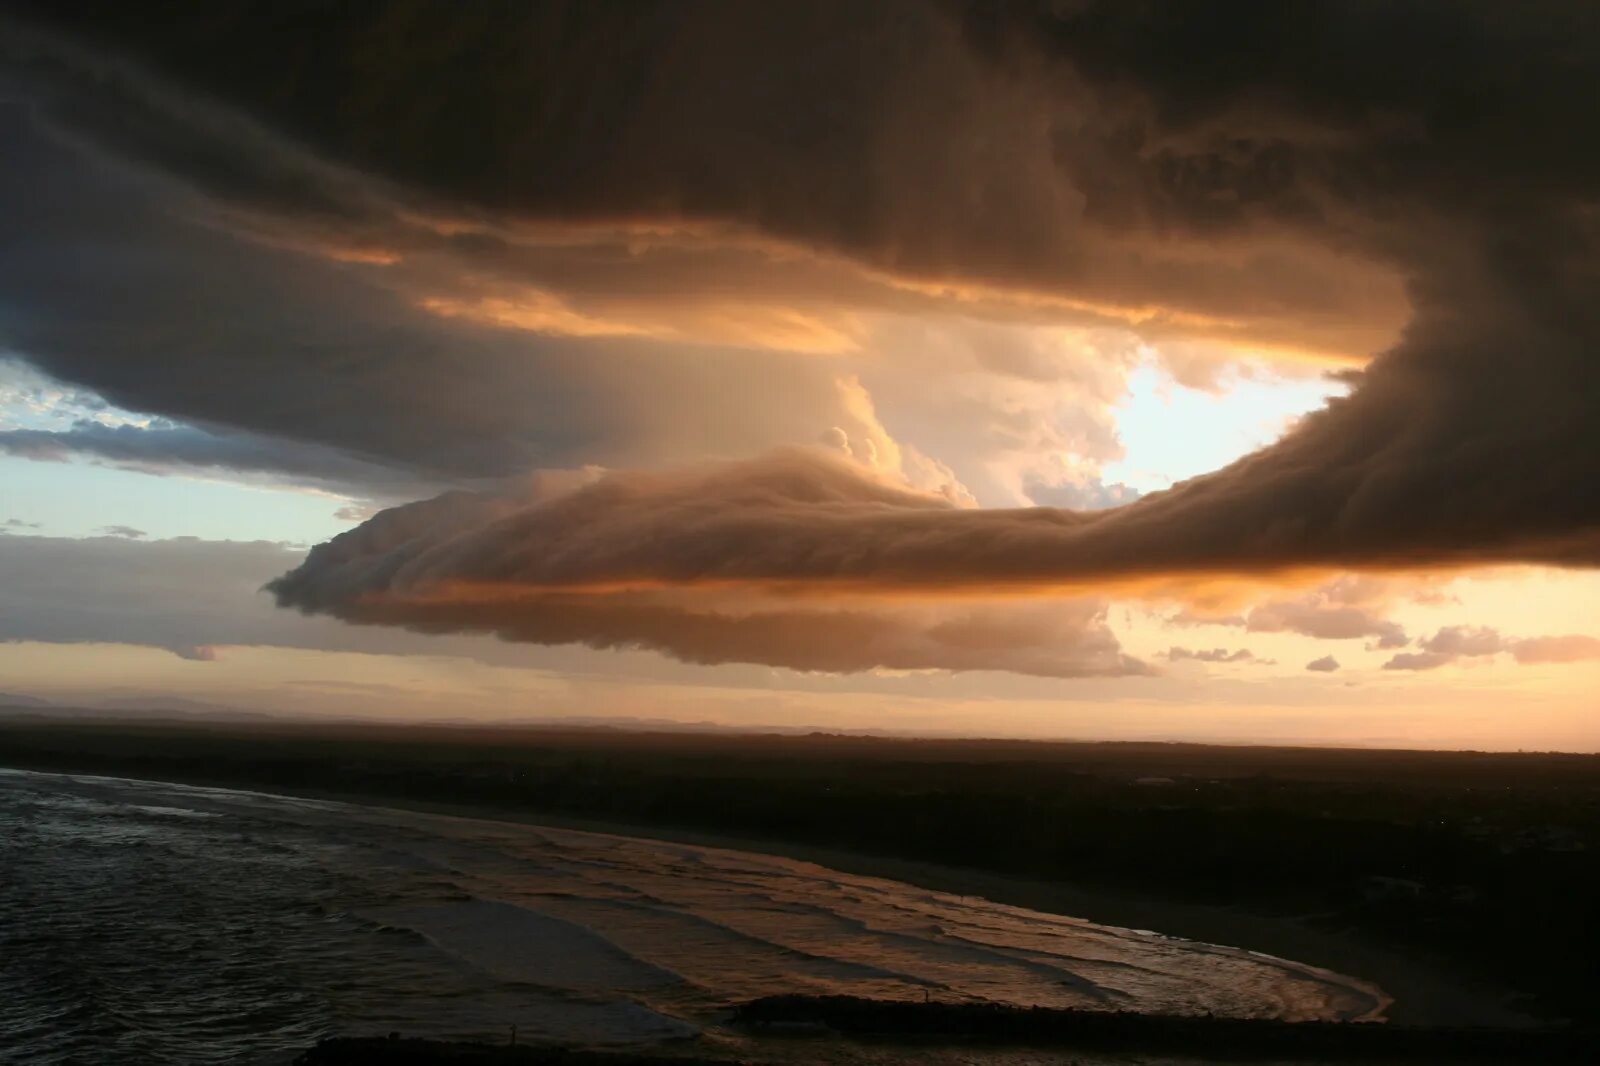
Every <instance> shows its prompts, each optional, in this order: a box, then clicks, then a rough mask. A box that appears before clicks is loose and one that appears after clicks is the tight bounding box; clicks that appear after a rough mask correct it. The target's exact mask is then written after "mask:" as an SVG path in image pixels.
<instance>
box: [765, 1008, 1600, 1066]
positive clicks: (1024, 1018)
mask: <svg viewBox="0 0 1600 1066" xmlns="http://www.w3.org/2000/svg"><path fill="white" fill-rule="evenodd" d="M734 1022H735V1024H737V1025H742V1026H746V1027H749V1028H752V1029H754V1030H756V1031H772V1030H773V1029H774V1027H784V1026H807V1025H817V1026H824V1027H826V1028H827V1029H829V1030H832V1031H833V1032H836V1033H840V1034H844V1035H847V1036H851V1037H855V1038H876V1039H885V1040H896V1041H918V1040H931V1039H939V1040H953V1041H974V1042H980V1043H992V1044H1025V1045H1028V1046H1031V1047H1051V1048H1063V1049H1069V1050H1082V1051H1116V1052H1138V1053H1153V1054H1159V1053H1171V1054H1182V1055H1196V1056H1202V1057H1204V1058H1206V1059H1208V1060H1209V1059H1271V1060H1274V1061H1283V1060H1284V1059H1285V1058H1288V1059H1290V1060H1294V1059H1316V1060H1327V1059H1339V1060H1351V1061H1358V1062H1366V1061H1395V1062H1404V1061H1413V1062H1587V1063H1592V1062H1596V1061H1600V1031H1597V1030H1594V1029H1576V1028H1568V1027H1551V1028H1543V1029H1527V1030H1517V1031H1513V1030H1507V1029H1486V1028H1465V1027H1462V1028H1444V1027H1422V1026H1396V1025H1385V1024H1381V1023H1361V1022H1280V1021H1272V1020H1267V1019H1259V1018H1218V1017H1210V1016H1202V1017H1195V1016H1190V1015H1182V1016H1179V1015H1160V1014H1132V1013H1122V1012H1113V1011H1079V1010H1055V1009H1049V1008H1044V1007H1032V1008H1027V1007H1008V1006H1002V1005H999V1004H993V1003H914V1002H890V1001H882V1000H869V999H856V998H853V997H849V996H775V997H771V998H768V999H760V1000H755V1001H753V1002H751V1003H747V1004H745V1005H744V1006H742V1007H741V1008H740V1009H739V1010H738V1012H737V1013H736V1015H735V1019H734Z"/></svg>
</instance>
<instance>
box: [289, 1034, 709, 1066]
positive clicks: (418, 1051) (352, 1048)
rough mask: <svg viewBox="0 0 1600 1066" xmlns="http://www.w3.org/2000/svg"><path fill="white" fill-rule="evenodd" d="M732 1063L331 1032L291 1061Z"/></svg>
mask: <svg viewBox="0 0 1600 1066" xmlns="http://www.w3.org/2000/svg"><path fill="white" fill-rule="evenodd" d="M502 1064H503V1066H737V1064H736V1063H735V1062H734V1061H733V1060H732V1059H706V1058H698V1057H684V1056H666V1055H655V1054H650V1053H642V1054H641V1053H636V1052H631V1051H574V1050H569V1049H566V1048H554V1047H527V1046H522V1047H513V1046H510V1045H491V1044H468V1043H456V1042H452V1041H445V1040H418V1039H415V1038H409V1037H408V1038H404V1039H402V1038H399V1037H387V1038H385V1037H333V1038H330V1039H328V1040H324V1041H322V1042H321V1043H319V1044H317V1045H316V1046H315V1047H313V1048H311V1049H309V1050H308V1051H306V1052H305V1053H304V1054H302V1055H300V1056H299V1057H298V1058H296V1059H295V1066H502Z"/></svg>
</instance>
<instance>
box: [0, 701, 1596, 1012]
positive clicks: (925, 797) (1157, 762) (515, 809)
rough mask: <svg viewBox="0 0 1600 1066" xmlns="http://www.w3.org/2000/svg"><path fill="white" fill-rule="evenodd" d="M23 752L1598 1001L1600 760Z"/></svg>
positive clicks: (511, 736)
mask: <svg viewBox="0 0 1600 1066" xmlns="http://www.w3.org/2000/svg"><path fill="white" fill-rule="evenodd" d="M0 765H10V766H18V767H29V768H34V769H42V770H72V771H81V772H90V773H105V774H113V775H126V776H138V777H152V778H161V779H167V780H179V781H191V782H201V783H217V784H236V785H242V786H247V787H252V786H253V787H260V788H268V789H272V788H276V789H287V790H314V791H334V792H348V793H352V794H361V795H367V796H382V797H393V798H395V799H404V800H407V801H411V802H435V803H449V804H472V805H482V806H491V807H495V808H498V809H501V810H504V811H506V812H507V813H514V814H519V815H526V814H541V813H542V814H550V815H560V816H565V817H570V818H589V819H600V820H607V821H615V822H626V823H632V824H636V825H640V826H647V827H648V826H658V827H673V828H679V829H697V830H702V831H709V832H719V833H727V834H737V835H743V836H749V837H755V838H770V839H779V840H784V841H790V842H795V843H805V844H813V845H822V846H828V847H835V848H841V849H849V850H855V851H862V852H867V853H871V854H874V855H882V856H893V857H897V858H905V859H915V860H924V861H929V862H936V863H941V864H946V865H953V866H966V867H974V868H979V869H984V870H990V871H994V872H998V873H1005V874H1011V875H1020V876H1026V877H1030V878H1037V879H1044V880H1057V881H1066V882H1071V883H1074V884H1078V885H1084V886H1089V887H1094V888H1109V889H1115V890H1119V891H1125V892H1137V893H1141V894H1144V895H1147V896H1156V897H1159V898H1164V899H1169V900H1174V901H1183V902H1199V903H1228V904H1238V905H1243V906H1246V907H1249V908H1251V909H1253V910H1258V911H1262V912H1270V913H1278V914H1293V915H1300V916H1309V918H1308V920H1309V921H1311V922H1312V923H1314V924H1317V925H1320V926H1321V927H1323V928H1326V929H1333V930H1340V931H1346V932H1350V933H1352V934H1356V935H1360V936H1363V937H1366V938H1369V939H1371V940H1375V941H1378V942H1381V943H1385V944H1389V945H1395V946H1399V947H1401V948H1403V949H1405V950H1406V951H1408V952H1410V953H1414V954H1417V955H1420V956H1423V957H1425V958H1431V959H1433V960H1435V961H1439V962H1442V963H1444V964H1445V965H1446V966H1448V967H1451V968H1454V969H1459V970H1460V971H1461V972H1463V973H1467V974H1471V973H1477V974H1481V975H1484V976H1486V977H1490V978H1493V979H1495V980H1496V981H1497V983H1500V984H1505V985H1510V986H1512V987H1515V988H1517V989H1519V990H1520V991H1522V992H1524V993H1526V994H1527V996H1528V997H1529V998H1528V1001H1527V1002H1526V1003H1525V1004H1524V1006H1525V1007H1526V1008H1527V1009H1531V1010H1533V1011H1535V1012H1537V1013H1543V1014H1545V1015H1547V1016H1550V1017H1567V1018H1574V1019H1585V1018H1591V1017H1593V1016H1594V1015H1595V1013H1596V1010H1595V1006H1594V1004H1593V1003H1592V1002H1591V998H1590V997H1591V995H1592V993H1593V991H1594V974H1595V972H1596V969H1595V967H1596V960H1597V959H1600V920H1597V915H1596V911H1597V908H1600V904H1597V902H1596V901H1597V900H1600V756H1583V755H1560V754H1504V753H1501V754H1485V753H1471V752H1407V751H1361V750H1316V749H1291V748H1221V747H1205V746H1196V745H1176V744H1079V743H1033V742H1009V741H943V740H904V739H887V738H873V737H841V736H829V735H817V734H813V735H807V736H738V735H721V734H700V733H657V734H638V733H622V732H614V731H609V730H604V729H588V730H572V731H563V730H555V729H533V728H516V729H513V728H484V727H446V726H426V727H398V726H356V725H347V724H341V725H330V724H318V725H297V724H283V723H270V724H262V723H255V722H252V723H248V724H240V723H229V724H210V725H201V724H195V723H183V724H175V723H168V724H158V723H146V724H137V723H129V722H126V721H121V722H104V721H100V722H96V721H91V720H85V719H79V720H73V721H63V720H60V719H56V720H51V719H47V718H44V717H41V716H36V715H35V716H29V715H26V714H21V713H19V714H17V715H15V716H13V717H10V718H7V719H0Z"/></svg>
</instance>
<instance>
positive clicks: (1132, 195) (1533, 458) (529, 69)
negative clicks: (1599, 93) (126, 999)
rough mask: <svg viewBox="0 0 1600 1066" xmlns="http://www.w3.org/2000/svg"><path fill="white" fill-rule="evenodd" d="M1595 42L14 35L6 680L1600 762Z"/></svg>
mask: <svg viewBox="0 0 1600 1066" xmlns="http://www.w3.org/2000/svg"><path fill="white" fill-rule="evenodd" d="M1597 61H1600V13H1597V12H1596V11H1595V9H1594V8H1593V7H1592V6H1591V5H1587V4H1581V3H1572V4H1564V3H1539V4H1532V5H1506V4H1499V3H1460V4H1453V5H1437V4H1426V3H1404V2H1401V3H1393V4H1384V5H1362V4H1349V3H1318V2H1310V0H1308V2H1306V3H1304V4H1298V5H1292V10H1291V5H1281V6H1278V7H1273V6H1271V5H1267V6H1263V5H1259V4H1251V3H1227V2H1224V3H1218V4H1210V5H1190V4H1159V3H1157V4H1129V3H1121V2H1118V3H1109V2H1096V0H1075V2H1072V3H1064V4H1033V3H1021V2H1018V3H1007V2H999V3H982V4H977V3H962V2H958V0H904V2H901V0H873V2H871V3H865V4H863V3H830V2H822V3H806V4H788V3H775V4H748V3H736V2H731V0H730V2H697V0H687V2H682V3H640V4H627V5H622V4H616V5H613V4H565V3H537V2H530V3H526V4H512V5H488V4H484V5H470V6H463V5H454V4H414V3H402V2H398V0H395V2H384V0H373V2H369V3H359V4H352V5H338V6H323V5H295V4H281V3H273V4H262V3H256V2H250V0H219V2H218V3H216V4H213V5H207V6H206V8H205V9H204V10H201V9H197V8H194V7H193V6H192V5H188V4H178V3H173V4H167V3H161V2H157V3H152V4H146V5H126V4H112V3H105V2H98V0H64V2H52V3H50V4H36V3H30V2H26V0H7V2H6V3H4V4H0V160H4V162H3V163H0V694H3V695H6V696H10V697H13V698H14V697H22V698H25V699H37V700H49V701H54V702H58V703H62V704H69V705H80V706H132V705H135V704H137V705H157V704H163V703H164V704H166V705H171V706H183V707H195V706H203V707H209V708H228V709H239V710H252V711H267V712H271V713H279V714H291V715H314V716H329V715H337V716H352V717H361V718H385V719H399V720H411V721H423V720H429V721H431V720H438V719H485V720H507V721H509V720H515V721H535V720H537V721H546V720H559V719H570V718H577V719H584V720H593V719H618V720H642V721H647V722H679V723H716V724H719V725H731V726H739V727H748V728H774V727H782V728H819V729H830V730H860V731H880V732H893V733H915V734H932V735H952V734H959V735H985V736H1018V737H1071V738H1084V739H1166V740H1202V741H1226V742H1250V743H1262V742H1270V743H1288V744H1350V745H1382V746H1403V747H1444V748H1492V749H1527V750H1549V749H1561V750H1582V751H1595V750H1600V716H1597V715H1596V710H1597V708H1596V706H1595V702H1596V701H1595V695H1594V694H1595V693H1600V612H1597V611H1596V610H1595V606H1594V605H1595V604H1597V603H1600V488H1597V486H1600V354H1597V345H1600V310H1597V305H1596V304H1595V301H1594V300H1593V297H1592V294H1593V292H1594V291H1595V289H1596V283H1597V282H1600V148H1597V147H1596V146H1595V145H1594V144H1593V143H1592V139H1591V138H1589V137H1587V136H1585V135H1584V133H1585V131H1587V130H1591V129H1593V128H1595V127H1596V125H1597V123H1600V98H1597V97H1596V96H1595V94H1594V93H1593V92H1592V91H1591V82H1592V71H1593V69H1594V67H1595V64H1596V62H1597Z"/></svg>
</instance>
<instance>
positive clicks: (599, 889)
mask: <svg viewBox="0 0 1600 1066" xmlns="http://www.w3.org/2000/svg"><path fill="white" fill-rule="evenodd" d="M784 992H805V993H838V994H844V995H853V996H871V997H890V998H902V999H915V1000H919V1001H920V1000H923V999H934V1000H939V1001H948V1002H955V1001H995V1002H1001V1003H1009V1004H1019V1005H1035V1004H1037V1005H1044V1006H1050V1007H1078V1008H1097V1009H1107V1010H1137V1011H1157V1012H1210V1013H1213V1014H1224V1015H1237V1016H1250V1017H1271V1018H1283V1019H1356V1018H1372V1017H1377V1016H1378V1015H1379V1014H1380V1013H1381V1011H1382V1009H1383V1007H1384V1006H1385V1004H1386V1002H1387V1001H1386V999H1385V997H1384V995H1383V993H1382V992H1381V991H1379V990H1378V989H1376V988H1374V987H1373V986H1371V985H1369V984H1366V983H1364V982H1361V981H1359V980H1356V979H1353V978H1348V977H1343V976H1340V975H1337V974H1333V973H1329V972H1327V971H1325V970H1320V969H1316V968H1314V967H1310V966H1305V965H1301V964H1298V963H1295V962H1290V961H1287V960H1283V959H1277V958H1272V957H1268V956H1264V955H1260V954H1256V953H1252V952H1248V951H1243V950H1239V949H1236V948H1229V947H1219V946H1215V945H1209V944H1201V943H1196V942H1193V941H1187V940H1179V939H1174V938H1169V937H1164V936H1161V935H1159V934H1157V933H1152V932H1146V931H1135V930H1128V929H1119V928H1114V927H1109V926H1103V925H1097V924H1094V923H1091V922H1087V921H1082V920H1079V919H1076V918H1070V917H1063V916H1059V915H1051V914H1042V913H1038V912H1035V911H1029V910H1025V909H1022V908H1018V907H1011V906H1006V905H1003V904H999V903H993V902H989V901H987V900H983V899H978V898H974V897H966V896H953V895H949V894H946V893H941V892H933V891H929V890H926V889H922V888H917V887H915V886H912V885H907V884H900V883H897V882H893V881H885V880H880V879H876V878H871V877H861V876H855V875H852V874H845V873H840V872H837V871H833V870H829V869H825V868H823V867H820V866H816V865H813V864H811V863H806V862H800V861H795V860H791V859H785V858H778V857H774V856H769V855H760V854H755V853H751V852H744V851H730V850H723V849H717V848H709V847H699V846H692V845H686V844H678V843H668V842H664V841H659V840H649V839H642V838H636V837H625V836H612V835H606V834H599V833H587V832H578V831H573V830H565V829H554V828H545V827H542V826H534V825H525V824H520V823H511V822H499V821H489V820H481V819H472V818H458V817H451V816H447V815H440V814H428V813H418V812H413V811H402V810H395V809H391V808H384V807H374V806H363V805H358V804H351V803H341V802H331V801H325V800H313V799H303V798H293V797H285V796H275V795H266V794H262V793H255V792H244V791H236V790H229V789H218V788H201V787H194V786H186V785H175V784H164V783H156V782H146V781H131V780H124V779H116V778H103V777H87V776H72V775H58V774H37V773H29V772H23V771H13V770H0V1061H4V1062H6V1063H80V1062H81V1063H98V1062H108V1063H110V1062H125V1063H142V1062H150V1063H190V1062H192V1063H204V1062H218V1063H222V1062H226V1063H240V1062H243V1063H251V1062H261V1063H277V1062H285V1061H287V1060H288V1059H289V1058H290V1057H292V1056H293V1054H294V1053H295V1052H297V1051H299V1050H301V1049H303V1048H305V1047H307V1046H309V1045H310V1044H312V1043H314V1042H315V1041H316V1040H317V1039H319V1038H321V1037H323V1036H329V1035H336V1034H373V1033H386V1032H390V1031H401V1032H404V1033H405V1034H407V1035H416V1036H433V1037H441V1038H446V1037H447V1038H462V1039H493V1040H505V1039H507V1038H508V1035H509V1032H510V1027H511V1026H513V1025H515V1026H516V1027H517V1030H518V1035H519V1038H520V1039H522V1040H524V1041H536V1040H553V1041H560V1042H563V1043H570V1044H575V1045H594V1046H603V1045H625V1044H645V1045H649V1044H655V1045H668V1046H670V1045H673V1044H674V1043H676V1042H680V1041H682V1040H683V1038H687V1037H693V1036H695V1035H696V1034H700V1033H706V1034H707V1038H708V1039H716V1038H717V1037H718V1034H719V1033H720V1034H724V1035H726V1030H725V1029H724V1028H723V1027H721V1026H720V1022H721V1021H722V1019H724V1018H725V1017H726V1011H727V1008H728V1007H729V1006H731V1005H732V1004H735V1003H737V1002H739V1001H742V1000H746V999H750V998H752V997H756V996H763V995H771V994H777V993H784ZM818 1051H819V1052H820V1049H818ZM997 1061H998V1060H997Z"/></svg>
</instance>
